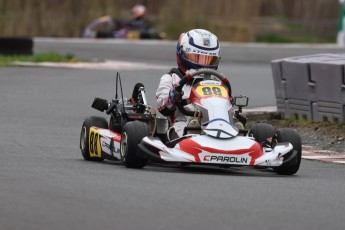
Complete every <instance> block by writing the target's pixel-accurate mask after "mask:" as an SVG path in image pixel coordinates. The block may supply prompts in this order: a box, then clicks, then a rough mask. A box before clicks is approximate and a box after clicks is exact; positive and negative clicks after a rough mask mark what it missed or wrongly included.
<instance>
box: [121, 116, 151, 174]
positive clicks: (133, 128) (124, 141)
mask: <svg viewBox="0 0 345 230" xmlns="http://www.w3.org/2000/svg"><path fill="white" fill-rule="evenodd" d="M148 134H149V129H148V127H147V125H146V123H144V122H141V121H130V122H127V123H126V124H125V126H124V127H123V132H122V135H121V144H120V153H121V161H122V163H123V164H124V165H125V166H126V167H127V168H143V167H144V166H145V165H146V163H147V160H146V159H143V158H138V157H137V148H138V144H139V143H140V142H141V140H142V139H143V138H144V137H145V136H147V135H148Z"/></svg>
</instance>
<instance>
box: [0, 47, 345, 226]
mask: <svg viewBox="0 0 345 230" xmlns="http://www.w3.org/2000/svg"><path fill="white" fill-rule="evenodd" d="M71 52H73V50H71ZM95 55H100V56H101V55H102V54H101V53H100V54H98V53H95ZM134 61H138V60H134ZM162 64H169V63H168V62H164V63H162ZM245 67H246V64H245V63H237V64H232V65H225V66H224V67H222V68H224V69H225V70H230V69H231V71H232V75H234V76H237V75H241V76H245V75H249V76H257V77H261V78H260V81H261V82H262V84H271V85H272V83H269V82H268V81H267V82H266V80H265V79H267V80H271V78H270V75H269V76H266V74H270V71H269V68H267V65H265V64H255V65H253V66H252V67H250V68H245ZM224 72H225V71H224ZM161 73H162V70H145V71H140V70H123V71H121V74H122V83H123V86H124V92H125V93H126V94H127V95H128V93H130V92H131V90H132V86H133V85H134V84H135V83H136V82H137V81H138V80H139V81H141V82H143V83H144V85H145V86H146V91H147V92H148V94H149V95H148V96H149V98H150V101H149V102H150V103H153V101H152V98H153V96H154V90H155V89H156V87H157V85H158V82H157V81H158V79H159V76H160V75H161ZM114 76H115V73H114V71H109V70H73V69H57V68H27V67H25V68H2V69H0V98H1V100H0V124H1V125H0V127H1V132H0V157H1V159H0V203H1V209H0V229H36V230H39V229H344V227H345V224H344V221H343V219H344V212H345V201H344V192H345V183H344V182H345V173H344V172H345V171H344V165H341V164H330V163H322V162H317V161H310V160H303V161H302V165H301V169H300V171H299V172H298V173H297V175H295V176H278V175H276V174H274V173H273V172H271V171H270V170H255V169H252V168H231V169H218V168H207V167H189V168H178V167H175V166H161V165H149V166H147V167H145V168H144V169H143V170H133V169H127V168H125V167H123V166H121V164H120V163H118V162H109V161H105V162H103V163H92V162H86V161H84V160H82V157H81V154H80V150H79V132H80V128H81V124H82V121H83V119H84V118H85V117H86V116H89V115H103V114H102V113H100V112H98V111H95V110H92V109H91V108H90V105H91V103H92V100H93V98H94V97H95V96H98V97H103V98H107V99H111V98H112V97H113V96H114V82H115V77H114ZM233 81H235V82H236V81H237V82H238V83H233V85H238V88H242V87H248V89H250V88H252V89H253V87H254V86H256V87H259V86H258V85H255V84H252V83H248V82H247V84H244V83H245V82H246V81H245V80H244V79H236V78H235V77H234V78H233ZM241 82H242V83H241ZM242 84H243V85H242ZM265 91H268V93H267V94H268V96H267V98H265V99H263V101H265V103H262V105H273V104H274V103H275V101H274V98H271V97H270V96H269V95H271V96H272V92H273V91H271V89H266V88H265ZM273 95H274V94H273ZM270 100H271V101H270ZM258 101H260V100H258ZM256 105H260V102H258V104H256Z"/></svg>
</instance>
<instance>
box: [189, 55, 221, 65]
mask: <svg viewBox="0 0 345 230" xmlns="http://www.w3.org/2000/svg"><path fill="white" fill-rule="evenodd" d="M183 54H184V56H185V58H186V59H188V60H189V61H191V62H193V63H195V64H199V65H215V64H218V62H219V57H218V56H211V55H204V54H195V53H185V52H184V53H183Z"/></svg>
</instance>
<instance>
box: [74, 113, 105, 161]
mask: <svg viewBox="0 0 345 230" xmlns="http://www.w3.org/2000/svg"><path fill="white" fill-rule="evenodd" d="M92 126H95V127H97V128H103V129H107V128H108V122H107V120H106V119H105V118H103V117H94V116H91V117H88V118H86V119H85V120H84V123H83V126H82V127H81V132H80V142H79V147H80V150H81V154H82V155H83V158H84V159H85V160H87V161H102V160H103V159H102V158H96V157H91V156H90V149H89V135H90V128H91V127H92Z"/></svg>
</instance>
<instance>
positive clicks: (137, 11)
mask: <svg viewBox="0 0 345 230" xmlns="http://www.w3.org/2000/svg"><path fill="white" fill-rule="evenodd" d="M131 13H132V18H133V19H139V18H142V17H144V16H145V13H146V7H145V6H144V5H140V4H136V5H135V6H133V8H132V11H131Z"/></svg>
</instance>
